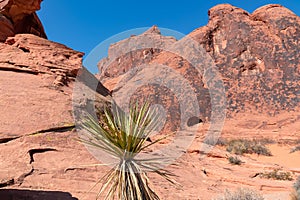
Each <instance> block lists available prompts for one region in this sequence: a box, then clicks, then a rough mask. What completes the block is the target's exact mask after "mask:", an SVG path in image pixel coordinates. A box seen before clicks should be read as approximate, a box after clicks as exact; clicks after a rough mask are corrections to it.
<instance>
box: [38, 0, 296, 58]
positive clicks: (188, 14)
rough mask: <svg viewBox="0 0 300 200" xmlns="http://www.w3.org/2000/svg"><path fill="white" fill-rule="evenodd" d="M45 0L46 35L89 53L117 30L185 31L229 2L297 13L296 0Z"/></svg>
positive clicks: (196, 25) (250, 8) (40, 14)
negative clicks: (273, 6) (278, 6)
mask: <svg viewBox="0 0 300 200" xmlns="http://www.w3.org/2000/svg"><path fill="white" fill-rule="evenodd" d="M83 2H84V1H82V0H44V1H43V2H42V9H41V10H40V11H39V12H38V15H39V16H40V18H41V21H42V23H43V25H44V27H45V30H46V33H47V35H48V38H49V39H50V40H52V41H56V42H59V43H63V44H65V45H67V46H69V47H71V48H73V49H75V50H78V51H81V52H84V53H86V54H88V53H89V52H90V51H91V50H92V49H93V48H94V47H96V46H97V45H98V44H99V43H101V42H102V41H104V40H105V39H107V38H109V37H111V36H113V35H115V34H118V33H120V32H123V31H126V30H129V29H134V28H140V27H151V26H152V25H157V26H159V27H164V28H169V29H173V30H176V31H179V32H181V33H183V34H188V33H190V32H191V31H193V30H194V29H196V28H198V27H201V26H204V25H205V24H206V23H207V20H208V16H207V11H208V9H209V8H211V7H213V6H214V5H217V4H221V3H230V4H232V5H234V6H237V7H240V8H243V9H245V10H247V11H248V12H253V11H254V10H255V9H256V8H258V7H260V6H263V5H266V4H270V3H276V4H281V5H284V6H285V7H287V8H289V9H291V10H292V11H293V12H294V13H296V14H297V15H300V2H299V0H285V1H284V0H277V1H272V0H252V1H242V0H227V1H224V0H223V1H222V0H214V1H209V0H206V1H203V0H185V1H169V0H138V1H137V0H133V1H116V0H112V1H101V0H94V1H85V2H87V3H83Z"/></svg>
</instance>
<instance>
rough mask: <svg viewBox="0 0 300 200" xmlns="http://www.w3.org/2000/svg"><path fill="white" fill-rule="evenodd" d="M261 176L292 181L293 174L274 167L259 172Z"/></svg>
mask: <svg viewBox="0 0 300 200" xmlns="http://www.w3.org/2000/svg"><path fill="white" fill-rule="evenodd" d="M260 177H261V178H266V179H274V180H282V181H292V180H293V176H292V173H291V172H285V171H280V170H279V169H274V170H273V171H270V172H263V173H261V174H260Z"/></svg>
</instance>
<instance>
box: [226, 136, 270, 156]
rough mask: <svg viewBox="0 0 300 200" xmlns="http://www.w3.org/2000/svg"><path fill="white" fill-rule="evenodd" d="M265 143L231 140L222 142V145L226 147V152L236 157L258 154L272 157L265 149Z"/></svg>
mask: <svg viewBox="0 0 300 200" xmlns="http://www.w3.org/2000/svg"><path fill="white" fill-rule="evenodd" d="M267 143H269V142H267V141H264V140H262V141H260V140H246V139H233V140H230V141H226V142H225V141H222V143H221V144H222V145H223V146H226V150H227V151H228V152H230V153H234V154H237V155H243V154H254V153H255V154H258V155H265V156H272V153H271V151H270V150H269V149H268V148H267V147H266V144H267Z"/></svg>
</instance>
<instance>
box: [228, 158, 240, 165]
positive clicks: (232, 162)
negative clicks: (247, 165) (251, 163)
mask: <svg viewBox="0 0 300 200" xmlns="http://www.w3.org/2000/svg"><path fill="white" fill-rule="evenodd" d="M228 161H229V162H230V163H231V164H233V165H241V164H242V161H241V160H240V159H239V158H238V157H236V156H235V157H233V156H230V157H229V158H228Z"/></svg>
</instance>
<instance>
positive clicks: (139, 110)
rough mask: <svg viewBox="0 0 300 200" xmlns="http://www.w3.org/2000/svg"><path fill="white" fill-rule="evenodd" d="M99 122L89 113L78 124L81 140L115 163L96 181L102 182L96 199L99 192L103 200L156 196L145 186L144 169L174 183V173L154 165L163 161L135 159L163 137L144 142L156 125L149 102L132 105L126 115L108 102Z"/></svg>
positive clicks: (153, 111)
mask: <svg viewBox="0 0 300 200" xmlns="http://www.w3.org/2000/svg"><path fill="white" fill-rule="evenodd" d="M100 121H101V122H100V123H99V121H98V119H96V118H95V117H93V116H91V115H90V114H87V116H86V117H84V119H83V120H82V123H81V126H82V128H83V129H84V130H85V132H86V134H85V135H84V137H82V139H81V141H82V142H84V143H85V144H87V145H90V146H92V147H93V148H98V149H99V150H102V151H104V152H106V153H108V154H109V155H110V156H112V157H113V158H114V159H116V161H117V162H116V163H115V165H114V166H113V168H112V169H111V170H110V171H109V172H108V173H107V174H106V175H105V176H104V177H103V178H102V179H101V180H100V181H102V182H103V184H102V187H101V189H100V191H99V193H98V195H97V197H96V199H98V198H99V197H100V196H101V195H104V196H105V199H115V198H116V199H122V200H153V199H155V200H156V199H159V197H158V195H157V194H156V193H155V192H154V191H153V190H152V189H151V188H150V187H149V179H148V176H147V173H146V172H147V171H152V172H155V173H157V174H159V175H160V176H162V177H164V178H165V179H166V180H168V181H170V182H171V183H173V184H175V181H174V180H172V179H171V178H170V177H171V176H174V174H173V173H171V172H169V171H167V170H164V169H160V168H159V167H158V166H159V164H160V163H161V162H167V160H165V159H164V158H147V159H142V158H141V159H139V158H138V155H139V154H140V153H141V152H142V151H143V150H145V149H146V148H148V147H150V146H151V145H153V144H155V143H157V142H159V141H161V140H163V139H164V138H165V137H163V138H160V139H158V140H155V141H153V142H149V143H148V142H146V140H147V138H149V136H150V134H151V133H152V132H153V131H154V130H155V129H156V128H157V126H158V125H159V116H158V114H157V112H156V111H155V110H150V104H149V103H144V104H141V105H139V104H138V103H135V104H132V105H131V106H130V109H129V113H128V114H126V113H125V112H123V111H122V110H121V109H120V108H119V107H118V106H117V105H116V104H115V103H112V109H105V112H104V115H103V117H102V118H101V120H100Z"/></svg>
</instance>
